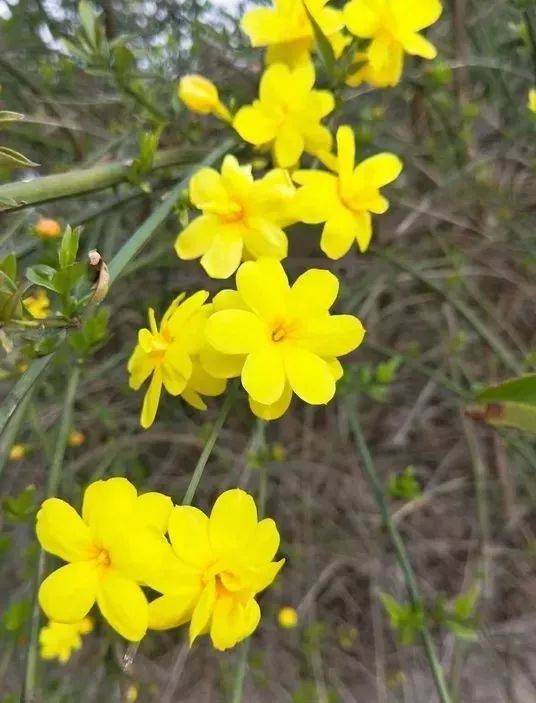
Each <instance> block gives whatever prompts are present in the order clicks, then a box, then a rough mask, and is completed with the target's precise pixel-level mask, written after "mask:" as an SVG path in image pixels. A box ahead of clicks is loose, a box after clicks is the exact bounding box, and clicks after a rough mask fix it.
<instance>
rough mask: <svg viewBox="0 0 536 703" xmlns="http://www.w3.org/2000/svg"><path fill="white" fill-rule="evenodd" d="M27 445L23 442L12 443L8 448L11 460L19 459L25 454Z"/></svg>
mask: <svg viewBox="0 0 536 703" xmlns="http://www.w3.org/2000/svg"><path fill="white" fill-rule="evenodd" d="M26 452H27V447H26V445H25V444H14V445H13V446H12V447H11V449H10V450H9V458H10V459H11V461H20V460H21V459H24V457H25V456H26Z"/></svg>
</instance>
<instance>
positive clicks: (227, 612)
mask: <svg viewBox="0 0 536 703" xmlns="http://www.w3.org/2000/svg"><path fill="white" fill-rule="evenodd" d="M260 619H261V611H260V608H259V605H258V603H257V601H255V600H254V599H253V598H252V599H251V600H249V601H248V602H247V603H246V604H245V605H243V604H242V603H241V602H240V601H238V600H237V599H233V598H230V597H227V598H220V599H218V600H217V601H216V604H215V607H214V615H213V617H212V625H211V628H210V637H211V640H212V644H213V645H214V647H215V648H216V649H218V650H220V651H224V650H226V649H229V648H231V647H234V646H235V645H236V644H238V642H241V641H242V640H244V639H246V637H249V636H250V635H251V634H253V632H254V631H255V630H256V628H257V626H258V624H259V622H260Z"/></svg>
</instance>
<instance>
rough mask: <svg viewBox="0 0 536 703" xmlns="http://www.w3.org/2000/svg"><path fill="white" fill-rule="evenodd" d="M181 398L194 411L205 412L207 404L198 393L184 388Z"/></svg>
mask: <svg viewBox="0 0 536 703" xmlns="http://www.w3.org/2000/svg"><path fill="white" fill-rule="evenodd" d="M181 398H182V399H183V400H184V401H186V402H187V403H188V405H191V406H192V408H195V409H196V410H201V411H205V410H206V409H207V404H206V403H205V401H204V400H203V398H202V397H201V396H200V395H199V393H198V392H197V391H194V390H193V388H185V389H184V390H183V392H182V393H181Z"/></svg>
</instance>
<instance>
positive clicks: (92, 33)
mask: <svg viewBox="0 0 536 703" xmlns="http://www.w3.org/2000/svg"><path fill="white" fill-rule="evenodd" d="M78 16H79V17H80V23H81V25H82V28H83V30H84V33H85V35H86V38H87V40H88V41H89V43H90V44H91V46H92V47H93V48H97V27H96V25H97V19H98V14H97V11H96V10H95V8H94V7H93V5H92V4H91V3H90V2H88V0H80V3H79V4H78Z"/></svg>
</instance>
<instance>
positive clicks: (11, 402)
mask: <svg viewBox="0 0 536 703" xmlns="http://www.w3.org/2000/svg"><path fill="white" fill-rule="evenodd" d="M53 356H54V353H52V354H48V355H47V356H41V357H39V359H35V361H32V363H31V364H30V367H29V368H28V370H27V371H25V372H24V374H23V375H22V376H21V377H20V378H19V380H18V381H17V382H16V383H15V385H14V386H13V388H12V389H11V390H10V392H9V393H8V394H7V397H6V399H5V400H4V402H3V403H2V405H1V406H0V435H1V434H2V433H3V432H4V430H5V428H6V425H7V423H8V421H9V419H10V418H11V417H12V415H13V413H14V412H15V411H16V409H17V408H18V407H19V405H20V403H21V402H22V400H23V399H24V397H25V396H26V394H27V393H28V392H29V391H30V389H31V388H32V387H33V385H34V384H35V383H36V381H37V380H38V379H39V378H40V377H41V375H42V374H43V372H44V371H45V369H46V368H47V366H48V365H49V364H50V362H51V361H52V358H53Z"/></svg>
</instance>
